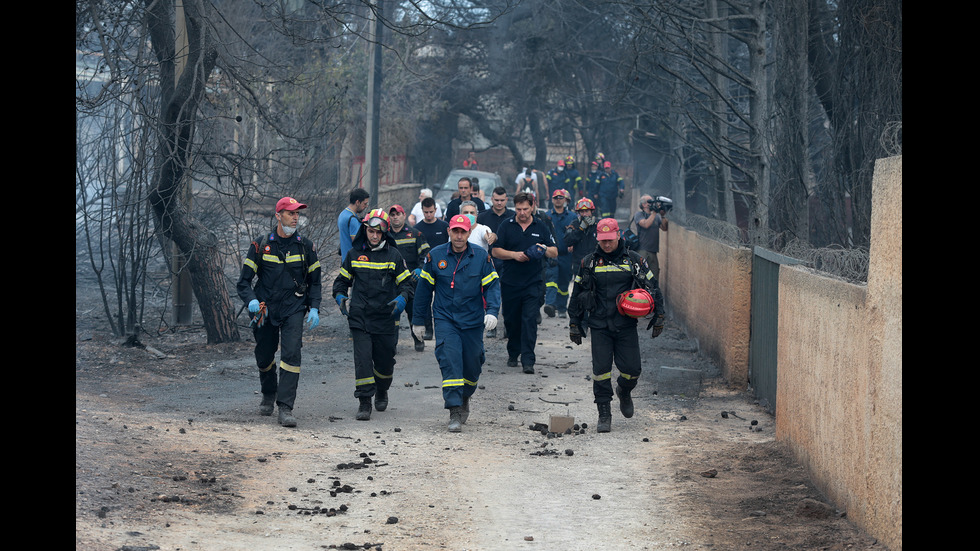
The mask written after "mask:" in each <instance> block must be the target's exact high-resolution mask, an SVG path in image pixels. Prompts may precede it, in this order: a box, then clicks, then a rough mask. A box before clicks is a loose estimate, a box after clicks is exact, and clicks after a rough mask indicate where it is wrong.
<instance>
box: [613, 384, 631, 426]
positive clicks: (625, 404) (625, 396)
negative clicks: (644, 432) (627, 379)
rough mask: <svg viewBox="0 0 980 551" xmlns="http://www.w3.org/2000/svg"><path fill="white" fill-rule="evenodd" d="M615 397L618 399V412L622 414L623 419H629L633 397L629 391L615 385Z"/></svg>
mask: <svg viewBox="0 0 980 551" xmlns="http://www.w3.org/2000/svg"><path fill="white" fill-rule="evenodd" d="M616 397H617V398H619V411H621V412H623V417H626V418H627V419H629V418H630V417H632V416H633V397H632V396H630V391H628V390H626V389H624V388H623V387H621V386H619V385H616Z"/></svg>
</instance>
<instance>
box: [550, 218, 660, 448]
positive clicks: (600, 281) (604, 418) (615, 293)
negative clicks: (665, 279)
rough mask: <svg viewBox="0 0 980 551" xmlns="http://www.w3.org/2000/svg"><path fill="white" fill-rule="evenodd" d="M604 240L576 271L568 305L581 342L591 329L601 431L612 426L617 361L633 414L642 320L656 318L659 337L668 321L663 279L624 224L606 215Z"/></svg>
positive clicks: (601, 229)
mask: <svg viewBox="0 0 980 551" xmlns="http://www.w3.org/2000/svg"><path fill="white" fill-rule="evenodd" d="M597 229H598V232H597V234H596V237H597V239H598V242H599V246H598V247H597V248H596V249H595V252H593V253H592V254H590V255H588V256H586V257H585V259H584V260H583V261H582V265H581V269H580V270H579V273H578V275H577V276H575V283H574V285H573V286H572V296H571V299H570V300H569V305H568V336H569V339H570V340H571V341H572V342H573V343H575V344H576V345H579V344H582V338H583V337H584V336H585V331H584V327H583V323H584V324H586V325H587V326H588V327H589V328H590V329H591V331H589V333H591V344H592V394H593V396H594V397H595V404H596V407H597V409H598V412H599V422H598V424H597V425H596V431H597V432H609V431H610V430H611V428H612V413H611V407H610V403H611V402H612V397H613V392H614V391H613V386H612V366H613V362H614V361H615V364H616V369H617V370H619V376H618V377H617V379H616V389H615V394H616V396H617V397H618V398H619V409H620V411H621V412H622V414H623V417H627V418H629V417H632V416H633V398H632V396H631V394H630V393H631V392H632V391H633V389H634V388H636V383H637V380H638V379H639V377H640V373H641V371H642V368H641V365H640V341H639V337H638V336H637V330H636V327H637V320H638V319H639V318H643V317H646V316H649V315H650V314H651V313H652V318H651V320H650V324H649V325H648V326H647V329H652V334H651V337H657V336H659V335H660V333H661V332H662V331H663V326H664V304H663V302H664V299H663V295H662V294H661V292H660V287H659V285H658V283H657V279H656V278H655V277H653V273H652V272H651V271H650V269H649V267H648V266H647V263H646V261H645V260H643V257H641V256H640V255H639V254H638V253H636V252H634V251H631V250H629V249H628V248H627V247H626V243H625V241H624V240H623V239H622V238H621V237H620V232H619V224H618V223H617V222H616V220H614V219H612V218H604V219H602V220H600V221H599V223H598V225H597Z"/></svg>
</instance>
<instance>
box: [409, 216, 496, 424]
mask: <svg viewBox="0 0 980 551" xmlns="http://www.w3.org/2000/svg"><path fill="white" fill-rule="evenodd" d="M470 229H471V223H470V220H469V218H468V217H467V216H466V215H462V214H457V215H456V216H454V217H453V218H452V219H451V220H450V222H449V232H450V237H449V243H445V244H442V245H438V246H436V247H433V248H432V250H431V251H429V254H427V255H426V259H425V262H424V264H423V266H422V273H421V276H420V277H419V283H418V286H417V287H416V297H415V298H416V300H415V317H414V321H413V322H412V323H413V325H412V332H413V333H415V334H416V336H418V337H421V336H422V333H423V332H424V331H425V322H426V321H427V318H428V317H429V312H432V316H433V318H434V325H435V338H436V360H437V361H438V362H439V369H440V370H441V371H442V397H443V402H444V407H445V408H446V409H448V410H449V424H448V429H449V432H460V431H462V430H463V427H462V426H463V424H464V423H466V420H467V418H468V417H469V413H470V397H471V396H472V395H473V393H474V392H476V388H477V384H478V382H479V380H480V373H481V371H482V369H483V362H484V360H485V359H486V355H485V353H484V348H483V331H484V330H487V331H489V330H492V329H493V328H494V327H496V326H497V312H498V311H499V309H500V280H499V278H498V277H497V271H496V270H495V269H494V265H493V261H492V260H491V259H490V255H489V253H487V252H486V251H485V250H483V249H482V248H481V247H477V246H474V245H472V244H470V242H469V235H470ZM430 305H431V308H430Z"/></svg>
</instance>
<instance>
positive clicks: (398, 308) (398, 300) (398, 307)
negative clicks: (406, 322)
mask: <svg viewBox="0 0 980 551" xmlns="http://www.w3.org/2000/svg"><path fill="white" fill-rule="evenodd" d="M407 302H408V301H406V300H405V297H403V296H401V295H398V296H397V297H395V300H393V301H391V302H389V303H388V306H393V307H392V309H391V317H393V318H397V317H398V316H400V315H402V312H404V311H405V304H406V303H407Z"/></svg>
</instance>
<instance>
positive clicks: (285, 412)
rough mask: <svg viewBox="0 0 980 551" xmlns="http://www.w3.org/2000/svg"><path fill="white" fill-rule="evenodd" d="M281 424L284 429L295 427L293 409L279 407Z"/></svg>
mask: <svg viewBox="0 0 980 551" xmlns="http://www.w3.org/2000/svg"><path fill="white" fill-rule="evenodd" d="M279 424H280V425H282V426H284V427H295V426H296V418H295V417H293V408H291V407H287V406H282V405H280V406H279Z"/></svg>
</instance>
